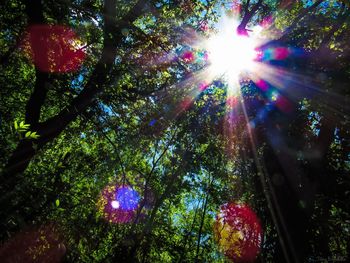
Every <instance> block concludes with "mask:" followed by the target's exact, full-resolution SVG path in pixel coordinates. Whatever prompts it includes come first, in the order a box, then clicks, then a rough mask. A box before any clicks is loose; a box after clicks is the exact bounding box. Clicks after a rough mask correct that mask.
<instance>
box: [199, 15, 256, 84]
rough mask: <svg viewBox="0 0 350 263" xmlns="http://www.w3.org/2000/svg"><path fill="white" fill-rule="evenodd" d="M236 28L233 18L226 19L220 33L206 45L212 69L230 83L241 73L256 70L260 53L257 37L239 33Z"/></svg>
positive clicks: (220, 27)
mask: <svg viewBox="0 0 350 263" xmlns="http://www.w3.org/2000/svg"><path fill="white" fill-rule="evenodd" d="M236 28H237V23H235V21H234V20H233V19H228V18H226V19H224V20H223V21H222V23H221V24H220V25H219V28H218V33H217V34H214V35H213V36H212V37H211V38H209V40H208V41H207V45H206V49H207V50H208V53H209V54H208V58H209V62H210V64H211V66H210V70H211V71H212V73H213V74H214V75H216V76H223V77H224V78H225V79H226V80H227V81H228V83H229V84H230V85H233V84H236V83H237V80H238V78H239V75H240V74H241V73H244V72H251V71H253V70H254V66H255V64H256V62H255V59H256V58H257V55H258V52H257V51H256V47H257V41H256V39H255V38H254V37H247V36H241V35H238V34H237V32H236Z"/></svg>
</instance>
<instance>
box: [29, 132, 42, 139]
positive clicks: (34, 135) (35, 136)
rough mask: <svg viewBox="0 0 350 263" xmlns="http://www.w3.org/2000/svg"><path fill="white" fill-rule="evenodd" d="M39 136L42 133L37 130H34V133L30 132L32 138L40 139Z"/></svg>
mask: <svg viewBox="0 0 350 263" xmlns="http://www.w3.org/2000/svg"><path fill="white" fill-rule="evenodd" d="M39 137H40V135H39V134H37V133H36V132H32V133H31V134H30V138H32V139H38V138H39Z"/></svg>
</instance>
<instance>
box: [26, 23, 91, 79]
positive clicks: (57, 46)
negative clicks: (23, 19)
mask: <svg viewBox="0 0 350 263" xmlns="http://www.w3.org/2000/svg"><path fill="white" fill-rule="evenodd" d="M23 47H24V50H25V51H27V53H28V55H29V56H30V57H31V58H32V60H33V63H34V64H35V65H36V67H37V68H39V69H40V70H41V71H44V72H50V73H54V72H55V73H67V72H73V71H76V70H78V69H79V67H80V66H81V64H82V63H83V61H84V59H85V51H84V48H83V44H82V42H81V41H80V39H79V38H78V36H77V35H76V33H75V32H74V31H73V30H72V29H70V28H68V27H65V26H60V25H32V26H30V27H29V28H28V30H27V35H26V37H25V38H24V40H23Z"/></svg>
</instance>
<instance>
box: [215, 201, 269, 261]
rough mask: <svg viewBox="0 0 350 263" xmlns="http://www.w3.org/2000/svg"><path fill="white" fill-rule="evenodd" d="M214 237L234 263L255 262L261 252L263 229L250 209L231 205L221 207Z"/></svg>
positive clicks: (245, 206)
mask: <svg viewBox="0 0 350 263" xmlns="http://www.w3.org/2000/svg"><path fill="white" fill-rule="evenodd" d="M214 237H215V239H216V241H217V243H218V245H219V247H220V249H221V250H222V251H223V252H224V254H225V256H227V257H228V258H229V259H230V260H232V261H233V262H235V263H236V262H254V260H255V259H256V256H257V255H258V253H259V251H260V245H261V239H262V228H261V225H260V221H259V219H258V217H257V216H256V214H255V213H254V211H253V210H252V209H251V208H250V207H248V206H247V205H243V204H236V203H230V204H225V205H222V206H221V209H220V213H219V214H218V215H217V217H216V221H215V224H214Z"/></svg>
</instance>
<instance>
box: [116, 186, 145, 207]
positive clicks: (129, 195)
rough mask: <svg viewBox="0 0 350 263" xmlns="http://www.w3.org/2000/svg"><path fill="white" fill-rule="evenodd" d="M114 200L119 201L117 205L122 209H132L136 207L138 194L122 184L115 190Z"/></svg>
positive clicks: (138, 198) (138, 199)
mask: <svg viewBox="0 0 350 263" xmlns="http://www.w3.org/2000/svg"><path fill="white" fill-rule="evenodd" d="M115 199H116V201H118V202H119V207H120V208H121V209H123V210H134V209H136V208H137V206H138V204H139V201H140V196H139V194H138V193H137V192H136V191H135V190H133V189H131V188H130V187H128V186H122V187H120V188H118V189H117V191H116V198H115Z"/></svg>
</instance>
